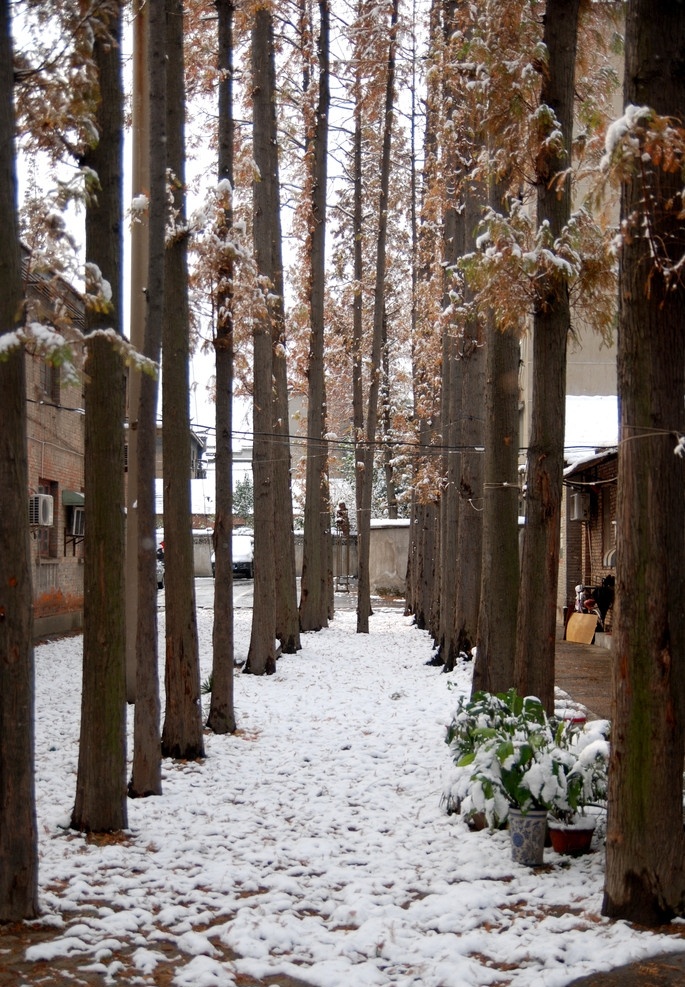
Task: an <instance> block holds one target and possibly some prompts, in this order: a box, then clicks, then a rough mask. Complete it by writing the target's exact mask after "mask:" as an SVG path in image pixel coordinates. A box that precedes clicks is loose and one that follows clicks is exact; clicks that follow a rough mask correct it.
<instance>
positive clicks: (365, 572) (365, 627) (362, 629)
mask: <svg viewBox="0 0 685 987" xmlns="http://www.w3.org/2000/svg"><path fill="white" fill-rule="evenodd" d="M398 6H399V0H393V4H392V13H391V17H390V39H389V42H388V65H387V70H386V73H387V74H386V83H385V113H384V119H383V148H382V151H381V162H380V165H381V167H380V196H379V202H378V240H377V243H376V272H375V281H374V298H373V338H372V343H371V364H370V369H369V389H368V405H367V413H366V430H365V438H364V459H363V471H362V484H361V509H360V510H358V512H357V558H358V565H359V582H358V587H357V633H358V634H368V633H369V614H370V613H371V579H370V571H369V548H370V536H371V502H372V494H373V469H374V461H375V452H376V431H377V424H378V394H379V390H380V382H381V350H382V343H383V317H384V314H385V259H386V250H385V246H386V241H387V232H388V189H389V185H390V149H391V145H392V123H393V109H394V100H395V48H396V44H397V37H396V35H397V19H398Z"/></svg>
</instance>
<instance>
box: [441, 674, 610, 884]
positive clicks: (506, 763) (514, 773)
mask: <svg viewBox="0 0 685 987" xmlns="http://www.w3.org/2000/svg"><path fill="white" fill-rule="evenodd" d="M580 735H581V728H580V727H579V726H578V725H575V724H571V723H568V721H556V720H555V719H550V718H548V717H547V715H546V713H545V710H544V708H543V706H542V704H541V703H540V701H539V700H538V699H536V698H535V697H532V696H528V697H522V696H519V695H517V693H516V691H515V690H513V689H511V690H509V692H507V693H499V694H497V695H492V694H490V693H483V692H479V693H475V694H474V696H473V698H472V699H466V698H465V697H461V698H460V700H459V703H458V706H457V710H456V712H455V714H454V717H453V719H452V721H451V723H450V724H449V726H448V729H447V736H446V741H447V743H448V744H449V746H450V749H451V751H452V755H453V759H454V763H455V765H456V769H455V774H454V776H453V779H452V783H451V785H450V788H449V790H448V792H447V793H446V801H447V807H448V811H450V810H451V811H455V810H457V811H460V812H461V813H462V814H463V815H464V817H465V818H466V819H467V821H468V820H472V819H474V818H477V817H478V816H481V817H482V818H483V819H484V820H485V822H486V824H487V825H488V826H490V827H491V828H494V827H497V826H501V825H502V824H503V823H504V822H505V821H508V824H509V829H510V833H511V841H512V855H513V857H514V859H515V860H517V861H519V862H521V863H527V864H530V865H536V864H539V863H542V853H543V847H544V839H545V833H546V829H547V816H548V813H551V815H552V817H553V818H555V819H557V820H558V821H559V822H560V823H561V822H562V821H563V820H564V819H566V820H567V821H568V820H571V818H572V817H575V816H576V815H577V814H578V812H579V810H582V808H583V807H584V806H585V805H586V804H588V802H589V800H590V799H596V800H598V799H599V797H600V796H601V793H602V791H605V789H606V749H607V745H606V739H605V738H604V737H603V738H602V741H601V743H600V741H599V740H598V739H597V738H595V740H594V748H593V747H591V746H590V744H589V742H588V743H585V742H583V741H581V739H580ZM602 744H603V745H604V746H602ZM602 784H603V786H604V787H603V788H602Z"/></svg>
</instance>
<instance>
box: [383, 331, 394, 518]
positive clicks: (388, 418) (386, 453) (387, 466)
mask: <svg viewBox="0 0 685 987" xmlns="http://www.w3.org/2000/svg"><path fill="white" fill-rule="evenodd" d="M381 374H382V377H381V381H382V383H381V433H382V436H383V440H384V442H383V472H384V474H385V503H386V505H387V509H388V517H389V518H393V519H396V518H397V488H396V486H395V468H394V466H393V458H394V451H393V450H394V447H393V440H392V393H391V380H390V347H389V343H388V319H387V315H384V316H383V339H382V342H381Z"/></svg>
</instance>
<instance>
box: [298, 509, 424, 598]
mask: <svg viewBox="0 0 685 987" xmlns="http://www.w3.org/2000/svg"><path fill="white" fill-rule="evenodd" d="M408 555H409V520H404V519H402V520H397V521H372V523H371V540H370V544H369V575H370V579H371V592H372V593H378V594H386V593H388V594H391V595H397V596H403V595H404V591H405V586H406V580H407V558H408ZM295 566H296V569H297V575H298V576H300V575H301V574H302V532H301V531H297V532H295ZM357 569H358V558H357V536H356V534H352V535H350V537H349V567H348V555H347V545H346V543H345V542H344V540H342V541H338V540H337V538H336V537H335V536H334V539H333V575H334V576H335V577H339V576H345V575H349V576H350V577H351V578H352V579H355V580H356V578H357Z"/></svg>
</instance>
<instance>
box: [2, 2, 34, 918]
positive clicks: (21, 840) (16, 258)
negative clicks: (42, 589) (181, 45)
mask: <svg viewBox="0 0 685 987" xmlns="http://www.w3.org/2000/svg"><path fill="white" fill-rule="evenodd" d="M12 66H13V53H12V41H11V35H10V23H9V4H8V3H6V2H5V0H3V2H0V190H2V191H1V192H0V227H1V228H2V230H3V236H2V241H1V242H0V284H2V291H0V335H4V334H5V333H8V332H12V331H14V330H16V329H17V328H18V327H19V326H20V325H22V324H23V321H24V319H23V299H22V283H21V254H20V248H19V228H18V223H17V178H16V165H15V146H14V132H15V117H14V105H13V102H12V89H13V79H12V71H13V69H12ZM24 361H25V357H24V349H23V347H22V346H17V347H16V348H15V349H14V350H13V351H12V352H10V353H8V354H7V359H6V360H3V361H0V421H2V423H3V427H2V429H0V474H1V475H2V478H3V479H2V483H0V510H1V511H2V519H3V523H2V525H0V558H2V560H3V562H2V565H3V572H4V578H3V579H2V580H0V613H2V615H3V620H2V621H1V622H0V741H1V742H0V922H19V921H22V920H23V919H31V918H34V917H35V916H36V914H37V913H38V849H37V832H36V807H35V791H34V768H33V758H34V714H33V695H34V665H33V608H32V592H31V571H30V567H29V559H30V557H31V556H30V547H29V520H28V510H27V496H28V489H29V483H28V466H27V454H26V380H25V363H24Z"/></svg>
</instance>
